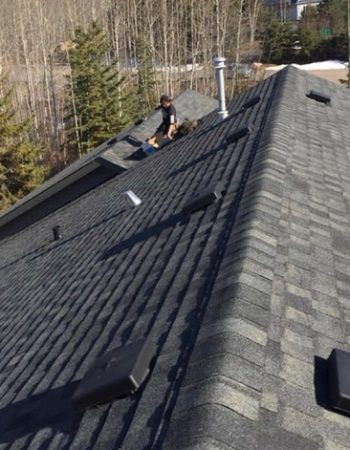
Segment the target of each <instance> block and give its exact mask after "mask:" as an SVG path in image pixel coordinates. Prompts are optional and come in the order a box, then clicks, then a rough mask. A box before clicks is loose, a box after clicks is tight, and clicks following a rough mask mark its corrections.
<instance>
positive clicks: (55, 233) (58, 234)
mask: <svg viewBox="0 0 350 450" xmlns="http://www.w3.org/2000/svg"><path fill="white" fill-rule="evenodd" d="M52 232H53V240H54V241H58V240H59V239H61V237H62V234H61V227H60V226H59V225H56V226H55V227H53V228H52Z"/></svg>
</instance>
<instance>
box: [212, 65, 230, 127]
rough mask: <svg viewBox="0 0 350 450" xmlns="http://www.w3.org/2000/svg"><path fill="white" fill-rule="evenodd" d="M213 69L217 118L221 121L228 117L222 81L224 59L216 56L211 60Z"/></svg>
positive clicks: (223, 82)
mask: <svg viewBox="0 0 350 450" xmlns="http://www.w3.org/2000/svg"><path fill="white" fill-rule="evenodd" d="M213 62H214V68H215V72H216V83H217V87H218V97H219V116H220V117H221V120H223V119H226V117H227V116H228V111H227V109H226V99H225V81H224V69H225V67H226V65H225V62H226V58H224V57H222V56H217V57H216V58H214V60H213Z"/></svg>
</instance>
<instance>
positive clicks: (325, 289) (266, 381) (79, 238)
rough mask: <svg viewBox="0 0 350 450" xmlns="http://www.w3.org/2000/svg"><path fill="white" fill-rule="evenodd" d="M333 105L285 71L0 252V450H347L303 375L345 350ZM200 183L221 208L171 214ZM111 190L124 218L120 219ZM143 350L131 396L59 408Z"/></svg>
mask: <svg viewBox="0 0 350 450" xmlns="http://www.w3.org/2000/svg"><path fill="white" fill-rule="evenodd" d="M310 88H312V89H316V90H319V91H323V92H324V93H326V94H329V95H330V96H331V98H332V102H331V105H330V106H326V105H323V104H321V103H318V102H316V101H314V100H312V99H310V98H308V97H306V96H305V92H307V91H308V90H309V89H310ZM256 94H260V96H261V101H260V102H259V103H257V104H256V105H254V106H253V107H251V108H248V109H242V108H241V107H242V105H243V103H244V102H245V101H246V100H247V99H248V98H252V97H253V96H254V95H256ZM349 100H350V96H349V92H348V91H346V90H345V89H342V88H339V87H337V86H335V85H332V84H328V83H327V82H326V81H324V80H321V79H318V78H314V77H312V76H310V75H308V74H307V73H305V72H301V71H298V70H297V69H294V68H287V69H285V70H284V71H281V72H279V73H278V74H276V75H274V76H273V77H271V78H269V79H268V80H265V81H264V82H263V83H261V84H260V85H258V86H257V87H255V88H254V89H253V90H251V91H248V92H247V93H245V94H243V95H242V96H240V97H239V98H237V99H236V100H235V101H234V102H233V103H232V104H231V106H230V116H229V117H228V119H227V120H225V121H223V122H220V123H217V122H216V121H217V118H216V115H215V114H212V115H209V116H208V117H206V118H205V120H204V122H203V124H202V126H201V127H200V128H199V129H197V130H196V131H195V132H194V133H193V134H191V135H189V136H188V137H186V138H184V139H183V140H181V141H178V142H175V143H173V144H171V145H170V146H168V147H167V148H165V149H164V150H162V151H161V152H159V153H157V154H156V155H154V156H152V157H150V158H147V159H146V160H144V161H142V162H141V163H140V164H139V165H137V166H136V167H135V168H133V169H130V170H129V171H128V172H126V173H123V174H121V175H119V176H117V177H115V178H114V179H112V180H110V181H108V182H107V183H105V184H104V185H101V186H100V187H98V188H95V189H94V190H92V191H90V192H89V193H88V194H86V195H85V196H82V197H81V198H79V199H78V200H76V201H74V202H72V203H71V204H69V205H67V206H65V207H64V208H62V209H60V210H58V211H56V212H54V213H52V214H51V215H49V216H48V217H46V218H45V219H42V220H41V221H40V222H37V223H36V224H34V225H32V226H30V227H28V228H27V229H26V230H23V231H21V232H20V233H18V234H17V235H16V236H13V237H12V238H9V239H7V240H6V241H3V242H2V243H0V254H1V256H2V259H1V261H2V262H1V264H0V333H1V354H2V358H1V361H0V379H1V384H0V386H1V388H0V430H1V432H0V445H2V446H3V447H4V448H9V447H11V448H33V449H34V448H35V449H38V448H40V449H45V448H50V449H55V448H59V449H66V448H67V449H68V448H69V449H83V448H84V449H89V448H94V449H99V448H100V449H118V448H123V449H145V448H163V449H180V448H181V449H184V448H191V449H204V448H205V449H209V448H210V449H232V448H234V449H244V450H246V449H265V448H266V449H276V450H277V449H278V450H281V449H289V448H298V449H308V450H309V449H316V448H319V449H332V448H334V449H345V448H348V447H349V420H350V419H348V418H346V417H344V416H341V415H338V414H335V413H333V412H330V411H328V410H327V409H326V408H324V407H322V396H319V397H318V398H317V399H316V398H315V392H314V390H315V389H314V381H315V380H314V365H315V357H317V364H318V366H319V367H320V368H321V369H322V367H323V366H322V364H323V362H324V360H323V359H324V358H326V357H327V356H328V355H329V353H330V350H331V348H333V347H340V348H344V349H348V348H349V338H348V336H349V320H350V314H349V313H350V303H349V300H348V296H349V294H350V273H349V268H348V262H349V259H350V241H349V238H348V237H347V236H348V235H349V231H350V225H349V222H348V215H349V209H350V204H349V201H350V181H349V177H348V173H349V165H350V162H349V153H348V150H347V149H348V148H350V131H349V127H348V117H349V108H350V107H349V106H348V105H349ZM246 124H250V126H251V132H250V133H249V134H248V135H247V136H244V137H242V138H241V139H239V140H238V141H237V142H231V143H230V139H229V137H230V135H231V134H232V132H234V130H236V129H237V128H238V127H240V126H242V125H246ZM217 183H220V184H221V186H222V189H223V190H224V191H225V195H224V197H223V200H222V202H218V203H216V204H214V205H211V206H210V207H208V208H206V209H205V210H203V211H198V212H196V213H194V214H193V215H191V216H185V215H184V214H183V212H182V208H183V206H184V204H185V203H186V202H187V200H188V199H189V198H190V197H191V196H192V195H193V194H194V193H195V192H198V191H200V190H201V189H203V188H205V187H207V186H208V185H212V184H214V185H215V184H217ZM128 189H132V190H133V191H134V192H136V193H137V195H138V196H139V197H141V199H142V200H143V203H142V205H141V206H140V207H138V208H136V209H132V208H130V207H129V206H128V205H127V204H126V203H125V199H124V198H123V196H122V193H123V192H124V191H126V190H128ZM55 225H60V226H61V228H62V233H63V237H62V239H61V240H60V241H59V242H52V238H51V233H52V231H51V229H52V227H53V226H55ZM148 334H151V335H152V337H153V340H154V342H155V343H156V344H157V359H156V362H155V365H154V368H153V370H152V373H151V376H150V377H149V379H148V380H147V383H146V384H145V385H144V386H143V387H142V388H141V389H140V390H139V391H138V392H137V393H136V394H135V395H134V396H132V397H129V398H125V399H121V400H116V401H114V402H112V403H109V404H105V405H101V406H98V407H96V408H92V409H89V410H87V411H86V412H85V413H84V414H82V415H78V414H77V413H76V412H75V411H74V409H73V407H72V405H71V402H70V397H71V395H72V392H73V391H74V390H75V388H76V384H77V381H78V380H80V379H81V378H82V377H83V375H84V373H85V372H86V370H87V368H88V367H89V366H90V365H91V363H92V362H93V361H94V359H95V358H96V357H97V356H98V355H100V354H102V353H104V352H105V351H107V350H108V349H111V348H115V347H117V346H118V345H122V344H126V343H129V342H133V341H136V340H138V339H139V338H140V337H142V336H145V335H148ZM320 373H321V375H322V370H321V372H320ZM315 379H316V384H319V385H320V386H322V376H320V378H319V379H318V378H317V377H315ZM320 392H321V394H322V390H321V391H320ZM318 403H319V404H320V405H319V404H318Z"/></svg>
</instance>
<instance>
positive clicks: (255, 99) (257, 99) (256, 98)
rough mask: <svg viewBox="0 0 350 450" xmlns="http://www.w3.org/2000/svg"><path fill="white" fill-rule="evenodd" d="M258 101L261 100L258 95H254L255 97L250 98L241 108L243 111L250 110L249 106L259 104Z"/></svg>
mask: <svg viewBox="0 0 350 450" xmlns="http://www.w3.org/2000/svg"><path fill="white" fill-rule="evenodd" d="M260 100H261V97H260V95H256V96H255V97H252V98H251V99H249V100H247V101H246V102H245V103H243V106H242V108H244V109H247V108H250V107H251V106H254V105H256V104H257V103H259V102H260Z"/></svg>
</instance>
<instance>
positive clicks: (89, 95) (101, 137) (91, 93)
mask: <svg viewBox="0 0 350 450" xmlns="http://www.w3.org/2000/svg"><path fill="white" fill-rule="evenodd" d="M107 51H108V42H107V39H106V35H105V34H104V33H103V32H102V30H101V29H100V28H99V26H98V25H97V24H96V22H94V23H92V25H91V26H90V28H89V29H88V30H87V31H86V32H85V31H84V30H83V29H82V28H77V30H76V34H75V39H74V41H73V42H72V45H71V46H70V48H69V49H68V50H67V57H68V58H69V63H70V66H71V76H70V77H69V78H68V81H69V83H68V86H67V88H68V91H69V101H68V111H69V113H68V115H67V117H66V123H67V126H68V142H69V146H70V147H71V149H73V152H74V153H75V157H76V156H81V155H83V154H85V153H87V152H89V151H90V150H92V149H93V148H95V147H96V146H97V145H99V144H101V143H102V142H104V141H105V140H106V139H108V138H109V137H110V136H111V135H112V134H114V133H117V132H119V131H121V130H122V129H123V128H124V127H125V126H126V125H127V124H128V122H129V121H130V114H129V113H128V108H127V104H126V96H125V93H124V92H123V82H124V80H123V79H120V78H119V76H118V71H117V68H116V62H112V63H108V62H107V58H106V55H107Z"/></svg>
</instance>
